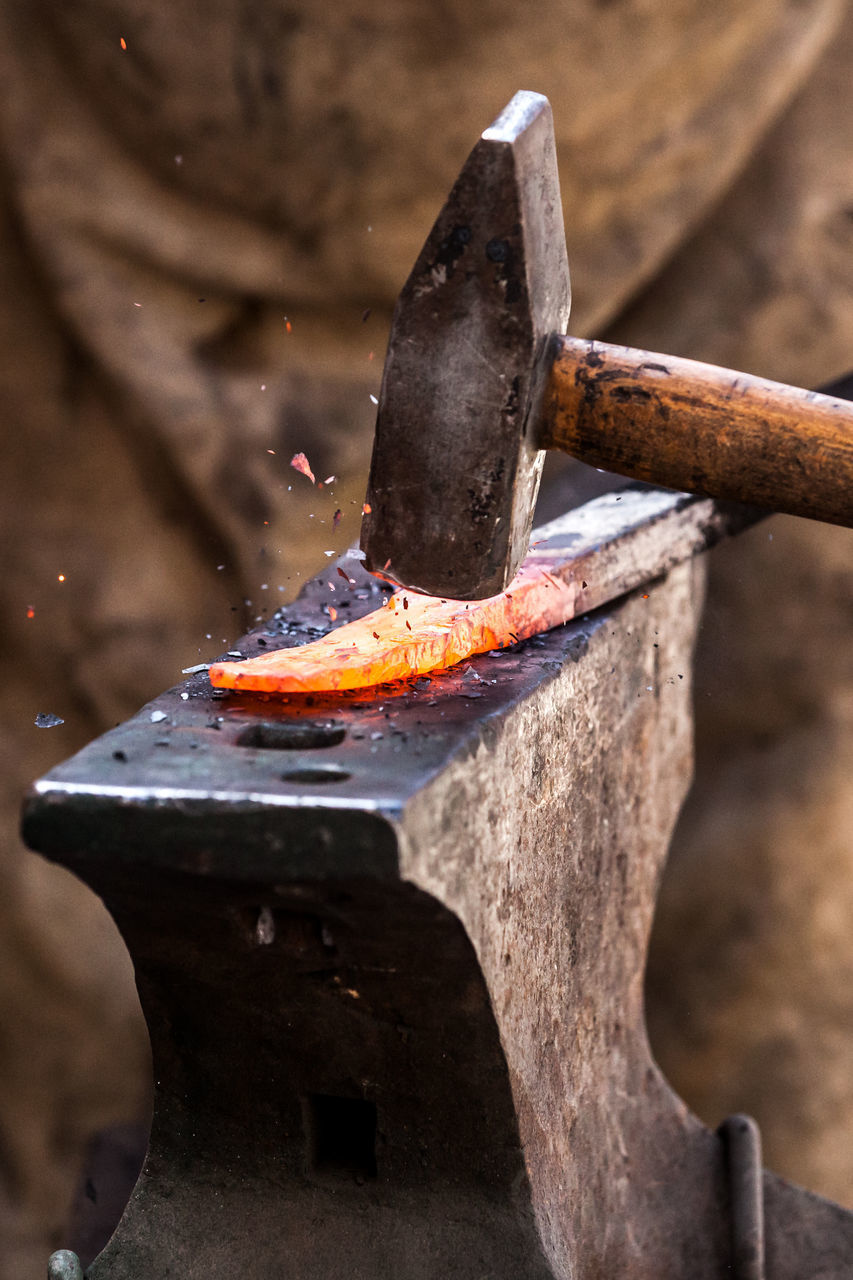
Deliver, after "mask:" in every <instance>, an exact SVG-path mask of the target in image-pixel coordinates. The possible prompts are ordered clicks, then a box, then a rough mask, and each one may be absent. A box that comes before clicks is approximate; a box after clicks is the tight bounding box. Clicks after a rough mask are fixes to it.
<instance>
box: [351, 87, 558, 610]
mask: <svg viewBox="0 0 853 1280" xmlns="http://www.w3.org/2000/svg"><path fill="white" fill-rule="evenodd" d="M570 299H571V289H570V284H569V267H568V261H567V258H566V242H565V234H564V231H563V214H562V208H561V205H560V190H559V182H558V177H557V160H556V151H555V147H554V128H553V122H552V118H551V108H550V105H549V103H548V100H547V98H543V97H542V95H541V94H538V93H517V94H516V95H515V97H514V98H513V99H512V101H511V102H510V103H509V105H508V106H507V107H506V108H505V109H504V111H502V112H501V114H500V115H499V116H498V118H497V120H495V122H494V124H492V125H491V126H490V127H489V128H488V129H486V131H485V133H483V135H482V136H481V138H480V140H479V142H478V143H477V145H476V146H475V147H474V150H473V151H472V152H471V154H470V156H469V157H468V160H467V161H466V163H465V166H464V167H463V169H462V172H461V173H460V175H459V177H458V179H457V181H456V184H455V186H454V187H453V190H452V191H451V193H450V197H449V199H448V200H447V203H446V204H445V206H444V208H443V209H442V211H441V213H440V214H439V217H438V220H437V221H436V223H435V226H434V227H433V229H432V231H431V232H430V235H429V237H428V239H427V242H426V244H425V245H424V247H423V249H422V250H421V253H420V256H419V257H418V260H417V262H416V263H415V266H414V269H413V271H412V273H411V275H410V276H409V278H408V280H407V281H406V284H405V286H404V288H403V291H402V293H401V294H400V297H399V299H398V301H397V306H396V309H395V311H394V318H393V321H392V325H391V336H390V339H389V343H388V353H387V356H386V359H385V371H384V374H383V378H382V391H381V394H380V398H379V410H378V415H377V422H376V436H375V440H374V446H373V461H372V464H371V471H370V480H369V483H368V490H367V498H366V511H365V515H364V519H363V522H362V533H361V545H362V549H363V550H364V552H365V558H366V564H367V567H368V568H369V569H372V570H377V571H384V573H385V574H386V576H388V577H390V578H392V579H394V581H396V582H399V583H400V584H401V585H402V586H405V587H409V588H410V589H412V590H414V591H423V592H426V593H428V594H430V595H439V596H449V597H451V598H454V599H457V600H474V599H481V598H483V597H486V596H490V595H494V594H496V593H497V592H498V591H501V590H502V589H503V588H504V587H505V586H506V585H507V583H508V582H509V581H511V579H512V578H513V576H514V575H515V572H516V570H517V568H518V566H519V564H520V562H521V560H522V559H523V557H524V555H525V553H526V551H527V544H528V541H529V538H530V527H531V524H532V521H533V508H534V504H535V501H536V494H537V491H538V488H539V478H540V475H541V471H542V459H543V454H542V453H541V452H540V451H539V450H538V449H536V447H535V442H534V441H533V440H532V439H531V434H532V432H531V430H530V427H529V424H528V417H529V413H530V408H531V405H532V403H533V402H534V401H535V398H536V395H537V390H538V388H537V386H536V382H537V378H536V367H537V360H538V357H539V356H540V354H541V351H542V349H543V347H544V345H545V342H546V341H547V338H548V336H549V335H550V334H552V333H555V332H558V333H561V334H562V333H565V331H566V325H567V324H568V319H569V303H570Z"/></svg>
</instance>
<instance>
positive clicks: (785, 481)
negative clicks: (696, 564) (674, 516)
mask: <svg viewBox="0 0 853 1280" xmlns="http://www.w3.org/2000/svg"><path fill="white" fill-rule="evenodd" d="M547 360H548V366H549V371H548V373H547V380H546V382H545V387H544V392H543V400H542V409H541V415H540V418H539V428H538V431H539V439H538V444H539V447H540V448H543V449H561V450H564V451H565V452H567V453H571V454H573V455H574V456H575V457H576V458H580V459H581V460H582V461H584V462H588V463H591V464H592V465H593V466H595V467H603V468H605V469H606V470H608V471H615V472H618V473H619V474H620V475H626V476H632V477H633V478H634V479H636V480H648V481H651V482H652V483H654V484H661V485H667V486H668V487H670V488H672V489H684V490H687V491H688V492H690V493H701V494H706V495H707V496H709V497H712V498H729V499H734V500H736V501H739V502H749V503H752V504H754V505H756V506H760V507H769V508H771V509H772V510H774V511H784V512H788V513H789V514H791V515H798V516H810V517H812V518H814V519H818V520H827V521H830V522H831V523H833V524H843V525H853V404H851V403H850V402H848V401H845V400H834V399H832V398H830V397H829V396H825V395H820V394H819V393H818V392H816V391H803V390H801V389H800V388H798V387H788V386H785V385H784V384H783V383H780V382H769V381H766V380H765V379H763V378H753V377H751V376H750V375H749V374H745V373H734V372H733V371H732V370H730V369H718V368H716V367H715V366H714V365H709V364H700V363H699V362H698V361H695V360H681V359H678V358H677V357H675V356H664V355H655V354H654V353H652V352H649V351H635V350H633V349H632V348H631V347H616V346H610V345H609V344H607V343H604V342H588V341H582V340H581V339H578V338H565V337H561V336H559V335H555V336H554V337H553V338H552V339H551V341H550V346H549V351H548V354H547Z"/></svg>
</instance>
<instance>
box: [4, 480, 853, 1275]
mask: <svg viewBox="0 0 853 1280" xmlns="http://www.w3.org/2000/svg"><path fill="white" fill-rule="evenodd" d="M595 502H598V503H599V504H601V505H600V507H599V510H600V511H602V512H604V511H607V512H608V513H609V517H612V514H613V510H614V508H616V504H619V507H618V508H616V509H618V510H620V511H622V512H624V523H623V525H622V527H621V528H619V529H617V531H616V534H615V536H614V534H613V531H612V520H609V523H608V527H609V528H610V530H611V532H610V534H609V536H608V539H607V540H603V541H602V543H601V545H600V546H598V547H597V546H596V543H595V535H594V530H595V527H596V522H595V519H592V520H590V518H589V513H590V508H589V507H587V508H586V523H585V525H584V528H585V529H586V533H585V535H584V537H585V538H586V543H585V544H584V547H583V550H584V552H585V554H589V555H591V556H593V557H594V556H595V555H601V556H608V557H611V558H613V557H617V558H618V557H622V560H623V562H624V565H625V571H626V578H625V582H626V594H624V595H623V596H622V597H621V598H620V599H619V600H616V601H615V602H613V603H611V604H608V605H606V606H604V607H602V608H600V609H598V610H597V611H595V612H594V613H591V614H589V615H587V616H584V617H581V618H578V619H576V620H574V621H572V622H571V623H568V624H567V625H565V626H563V627H560V628H557V629H555V630H553V631H551V632H549V633H547V634H544V635H541V636H538V637H536V638H534V639H532V640H528V641H526V642H525V643H523V644H522V645H520V646H518V647H517V648H515V649H512V650H508V651H501V652H500V653H497V654H494V655H483V656H481V657H478V658H476V659H474V660H472V661H471V662H470V664H468V665H467V666H465V667H463V668H456V669H453V670H449V671H446V672H443V673H441V674H438V675H435V676H433V677H432V678H430V679H421V680H418V681H416V682H405V681H404V682H400V683H399V684H396V685H393V686H386V687H380V688H377V689H374V690H369V691H362V692H359V693H351V694H341V695H337V696H336V697H334V698H320V697H316V696H314V697H312V696H301V697H300V696H293V697H290V698H288V699H283V700H282V699H279V700H274V699H266V700H265V699H263V698H259V697H252V696H248V695H230V696H229V695H225V696H216V694H215V692H214V691H213V690H212V689H211V687H210V685H209V682H208V679H207V677H206V675H205V673H204V672H198V673H196V674H194V675H192V676H190V678H189V679H188V680H187V681H186V683H185V684H183V685H179V686H177V687H176V688H174V689H172V690H170V691H169V692H167V693H165V694H163V695H162V696H161V697H159V698H157V699H156V700H155V701H154V702H152V703H150V704H149V705H148V706H146V707H144V708H143V709H142V711H140V712H139V714H138V715H137V716H136V717H134V718H133V719H132V720H131V721H129V722H128V723H127V724H124V725H122V726H120V727H118V728H116V729H115V730H113V731H111V732H109V733H107V734H105V735H104V736H103V737H102V738H100V739H98V740H97V741H96V742H94V743H92V744H91V745H90V746H88V747H87V748H86V749H85V750H83V751H82V752H81V753H79V754H78V755H77V756H75V757H74V758H73V759H71V760H69V761H67V762H66V763H65V764H63V765H61V766H60V767H58V768H57V769H55V770H53V771H52V772H51V773H50V774H49V775H47V776H46V777H45V778H43V779H41V781H39V782H38V783H36V784H35V786H34V787H33V789H32V791H31V793H30V795H29V797H28V800H27V803H26V810H25V821H24V831H25V836H26V838H27V840H28V842H29V843H30V845H31V846H32V847H33V848H35V849H37V850H39V851H41V852H42V853H44V854H46V855H47V856H48V857H49V858H52V859H54V860H56V861H58V862H61V863H62V864H63V865H64V866H66V867H69V868H70V869H72V870H73V871H74V872H76V873H77V874H78V875H79V876H80V877H81V878H82V879H83V880H84V881H85V882H86V883H87V884H88V885H90V886H91V887H92V889H94V891H95V892H96V893H98V894H99V895H100V896H101V897H102V898H103V900H104V902H105V903H106V905H107V907H108V908H109V910H110V912H111V913H112V915H113V917H114V918H115V920H116V923H117V925H118V927H119V929H120V931H121V933H122V935H123V937H124V939H125V941H126V943H127V946H128V948H129V950H130V953H131V956H132V958H133V962H134V965H135V969H136V978H137V984H138V989H139V995H140V1000H141V1003H142V1007H143V1010H144V1013H145V1017H146V1019H147V1022H148V1027H149V1030H150V1035H151V1043H152V1050H153V1061H154V1077H155V1108H154V1121H153V1129H152V1134H151V1141H150V1148H149V1151H148V1155H147V1159H146V1162H145V1167H144V1170H143V1173H142V1176H141V1178H140V1180H139V1182H138V1184H137V1187H136V1189H135V1191H134V1193H133V1195H132V1197H131V1200H130V1203H129V1205H128V1208H127V1210H126V1212H125V1215H124V1218H123V1219H122V1221H121V1223H120V1224H119V1226H118V1228H117V1230H116V1232H115V1235H114V1236H113V1238H112V1240H111V1241H110V1243H109V1244H108V1245H107V1247H106V1248H105V1250H104V1251H103V1252H102V1254H101V1255H100V1256H99V1258H98V1259H97V1260H95V1262H94V1263H93V1264H92V1266H91V1267H90V1269H89V1271H88V1272H87V1276H88V1277H90V1280H142V1278H143V1277H145V1278H146V1280H148V1278H149V1277H152V1276H174V1277H181V1278H182V1280H201V1277H204V1278H205V1280H212V1278H214V1277H223V1280H224V1277H226V1276H228V1277H231V1276H234V1275H240V1276H243V1277H245V1278H246V1280H261V1278H262V1277H263V1278H264V1280H266V1278H267V1277H269V1276H271V1275H275V1276H277V1277H282V1278H285V1277H293V1278H294V1280H296V1277H299V1280H392V1278H393V1280H484V1278H485V1277H488V1280H557V1277H559V1278H560V1280H569V1278H570V1277H572V1278H577V1280H581V1278H582V1280H616V1278H617V1277H618V1278H619V1280H661V1277H667V1280H721V1278H722V1277H728V1276H735V1277H740V1278H741V1280H746V1278H751V1280H757V1278H758V1277H760V1276H762V1275H763V1274H764V1253H765V1246H764V1245H762V1241H761V1230H760V1215H761V1210H762V1209H763V1213H764V1216H765V1220H766V1275H767V1276H768V1277H771V1278H772V1280H807V1278H808V1277H814V1280H817V1277H821V1280H831V1278H836V1280H841V1277H842V1276H849V1274H850V1271H851V1266H853V1214H849V1213H847V1212H845V1211H844V1210H843V1209H841V1208H840V1207H838V1206H837V1205H833V1204H830V1203H829V1202H827V1201H824V1200H821V1199H820V1198H819V1197H816V1196H814V1195H811V1194H809V1193H808V1192H806V1191H803V1190H800V1189H798V1188H796V1187H794V1186H792V1185H790V1184H788V1183H787V1182H785V1181H784V1180H783V1179H781V1178H779V1177H777V1176H775V1175H774V1174H772V1173H769V1172H764V1173H763V1174H762V1173H761V1171H760V1166H759V1165H756V1163H755V1158H754V1150H753V1153H752V1163H751V1164H750V1160H749V1159H746V1160H745V1161H744V1159H742V1158H741V1157H740V1156H738V1151H739V1150H740V1148H739V1147H738V1142H739V1141H740V1139H739V1138H738V1136H737V1135H738V1134H741V1133H746V1132H747V1130H746V1127H745V1126H744V1125H741V1126H739V1127H738V1125H735V1127H734V1129H733V1130H732V1131H731V1132H730V1134H729V1141H730V1148H729V1149H728V1155H727V1146H726V1144H725V1143H724V1142H723V1141H722V1140H721V1138H720V1137H719V1136H718V1135H717V1134H715V1133H712V1132H711V1131H709V1130H708V1129H707V1128H706V1127H705V1126H704V1125H703V1124H701V1123H700V1122H699V1120H698V1119H697V1118H696V1117H695V1116H693V1115H692V1114H691V1113H690V1111H689V1110H688V1108H687V1106H686V1105H685V1104H684V1103H683V1102H682V1101H681V1100H680V1099H679V1098H678V1097H677V1096H676V1095H675V1094H674V1093H673V1091H672V1089H671V1088H670V1086H669V1085H668V1084H667V1082H666V1080H665V1079H664V1078H663V1077H662V1075H661V1072H660V1071H659V1069H658V1068H657V1066H656V1064H655V1062H654V1060H653V1058H652V1055H651V1052H650V1049H649V1046H648V1042H647V1037H646V1031H645V1026H644V1018H643V995H642V988H643V972H644V965H645V955H646V947H647V944H648V938H649V931H650V926H651V920H652V914H653V911H654V906H655V897H656V892H657V887H658V883H659V880H660V875H661V871H662V866H663V862H664V859H665V855H666V850H667V845H668V842H669V838H670V834H671V831H672V828H673V825H674V822H675V820H676V817H677V814H678V811H679V807H680V805H681V802H682V800H683V797H684V795H685V792H686V789H687V787H688V785H689V782H690V775H691V745H692V742H691V740H692V722H691V707H690V699H691V655H692V646H693V641H694V635H695V630H696V626H697V620H698V617H699V612H700V608H701V602H702V581H703V562H704V557H703V556H702V555H701V554H700V553H701V552H703V551H704V549H705V548H706V547H708V546H710V545H711V544H712V543H713V542H714V541H716V540H717V539H718V538H719V537H721V536H723V535H724V534H726V533H727V532H729V531H731V530H733V529H735V528H737V527H739V526H740V525H741V524H743V523H744V521H745V520H748V519H749V513H748V512H744V511H743V510H742V509H739V508H734V507H726V506H724V505H720V504H717V503H715V502H714V501H712V500H710V499H700V498H693V497H687V496H685V495H679V494H673V493H668V492H664V491H661V490H656V489H639V490H638V489H626V490H623V491H621V492H617V493H611V494H609V495H606V496H604V497H602V498H599V499H596V500H595ZM595 502H594V503H593V504H592V506H593V507H594V505H595ZM581 510H582V511H583V510H584V509H583V508H582V509H581ZM593 514H594V513H593ZM576 520H577V516H576V515H572V514H570V515H568V516H566V517H565V518H564V519H561V520H558V521H557V522H556V523H554V524H552V525H550V526H549V527H548V529H547V530H546V536H547V537H548V538H550V539H554V540H557V539H562V540H563V542H564V543H565V545H566V546H567V547H575V546H578V547H579V543H580V541H581V538H580V535H579V534H578V531H577V524H576ZM590 528H592V530H593V534H592V536H591V537H590V533H589V530H590ZM579 549H581V548H580V547H579ZM343 563H344V564H345V566H346V569H347V575H348V577H349V578H350V579H351V583H350V584H349V586H348V587H347V588H346V589H344V586H343V583H342V580H341V579H340V577H336V579H335V585H336V587H337V588H338V590H337V591H336V594H335V596H334V600H335V604H336V607H337V609H338V619H339V621H340V622H342V621H343V620H344V619H345V618H346V617H347V616H356V615H358V614H359V613H363V612H366V611H368V610H369V609H371V608H373V607H374V606H375V604H376V603H377V602H378V601H380V600H381V598H382V596H383V592H384V588H383V587H382V586H381V585H380V584H379V583H377V582H376V581H375V580H373V579H372V578H370V577H369V576H368V575H367V574H366V573H365V572H364V571H363V570H362V569H361V568H360V566H359V564H358V562H357V560H355V559H347V560H346V561H344V562H343ZM628 586H631V587H633V588H634V589H632V590H627V587H628ZM329 599H330V595H329V591H328V573H326V574H323V575H321V576H319V577H318V578H317V579H315V580H314V581H313V582H312V583H311V584H310V585H309V586H308V587H307V588H306V589H305V590H304V591H303V593H302V596H301V597H300V599H299V600H298V601H297V602H296V603H295V604H293V605H291V606H289V607H287V608H285V609H284V610H282V611H281V612H280V613H279V614H278V615H276V617H275V619H274V620H273V622H272V623H270V624H269V625H268V626H263V627H260V628H259V629H257V630H255V631H253V632H252V633H250V635H248V636H247V637H245V638H244V640H243V641H242V642H241V643H240V644H239V650H240V652H241V653H243V654H244V655H245V656H252V655H255V654H257V653H260V652H263V651H264V650H265V649H266V648H268V647H270V646H271V645H274V644H275V645H289V644H298V643H301V642H304V640H305V639H307V638H309V637H310V636H312V635H315V634H317V633H318V632H320V631H324V630H327V629H329V627H330V625H331V624H330V622H329V619H328V616H327V614H326V613H325V612H324V608H323V606H324V605H325V604H327V603H328V601H329ZM747 1136H748V1135H747ZM747 1154H748V1153H747ZM750 1206H751V1208H750ZM744 1224H745V1225H744ZM62 1265H64V1264H63V1263H60V1262H57V1263H56V1266H55V1274H61V1272H60V1270H59V1267H60V1266H62Z"/></svg>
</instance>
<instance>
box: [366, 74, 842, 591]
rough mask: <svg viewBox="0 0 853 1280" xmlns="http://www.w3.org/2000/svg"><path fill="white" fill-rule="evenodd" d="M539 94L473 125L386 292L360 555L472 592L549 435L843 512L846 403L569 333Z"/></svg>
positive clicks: (576, 449)
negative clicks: (446, 188)
mask: <svg viewBox="0 0 853 1280" xmlns="http://www.w3.org/2000/svg"><path fill="white" fill-rule="evenodd" d="M570 300H571V286H570V281H569V267H568V259H567V255H566V242H565V233H564V229H563V215H562V208H561V204H560V191H559V181H558V175H557V160H556V148H555V145H554V129H553V122H552V117H551V108H550V105H549V103H548V100H547V99H546V98H544V97H543V96H542V95H541V94H537V93H528V92H521V93H517V94H516V95H515V97H514V98H513V99H512V101H511V102H510V103H509V105H508V106H507V107H506V108H505V109H504V111H502V112H501V114H500V115H499V116H498V118H497V119H496V120H495V122H494V123H493V124H492V125H491V126H490V127H489V128H488V129H486V131H485V132H484V133H483V134H482V136H481V138H480V140H479V141H478V143H477V145H476V146H475V147H474V150H473V151H472V152H471V154H470V156H469V157H468V160H467V162H466V163H465V165H464V167H463V169H462V171H461V173H460V175H459V178H458V179H457V181H456V184H455V186H454V187H453V190H452V191H451V193H450V196H449V198H448V200H447V202H446V204H445V206H444V208H443V209H442V211H441V213H440V214H439V217H438V219H437V221H436V223H435V225H434V227H433V229H432V231H431V233H430V235H429V237H428V239H427V241H426V243H425V245H424V247H423V249H422V251H421V253H420V256H419V257H418V260H417V262H416V263H415V266H414V269H413V270H412V273H411V275H410V276H409V278H408V280H407V281H406V284H405V286H404V288H403V291H402V293H401V294H400V297H399V299H398V301H397V305H396V308H395V311H394V317H393V321H392V325H391V335H390V339H389V344H388V352H387V356H386V360H385V369H384V373H383V378H382V390H381V394H380V399H379V409H378V415H377V422H376V436H375V441H374V448H373V460H372V463H371V471H370V479H369V482H368V491H367V499H366V502H365V508H364V518H363V523H362V534H361V546H362V550H363V551H364V553H365V561H366V565H367V567H368V568H369V569H371V570H374V571H380V572H383V573H384V574H385V576H386V577H390V578H392V579H393V580H394V581H396V582H398V583H399V584H400V585H402V586H405V587H407V588H409V589H411V590H415V591H422V592H426V593H428V594H431V595H438V596H442V595H443V596H450V597H452V598H455V599H458V600H475V599H480V598H483V597H486V596H490V595H495V594H497V593H498V592H499V591H501V590H503V589H504V588H505V587H506V586H507V584H508V583H509V582H510V581H511V580H512V578H513V577H514V575H515V573H516V570H517V569H518V567H519V564H520V563H521V560H522V559H523V557H524V555H525V553H526V551H527V545H528V542H529V538H530V528H531V524H532V521H533V509H534V505H535V501H536V494H537V491H538V488H539V479H540V476H541V472H542V462H543V460H544V453H543V450H545V449H560V450H562V451H564V452H566V453H570V454H572V455H573V456H574V457H575V458H579V459H580V460H581V461H583V462H586V463H590V464H592V466H595V467H600V468H602V469H606V470H608V471H615V472H618V473H619V474H621V475H625V476H630V477H632V478H634V479H637V480H643V481H649V482H651V483H654V484H658V485H664V486H668V487H670V488H673V489H679V490H686V491H688V492H691V493H697V494H703V495H705V496H707V497H712V498H722V499H730V500H735V501H739V502H745V503H750V504H752V505H755V506H758V507H764V508H768V509H770V510H773V511H780V512H787V513H789V514H791V515H799V516H809V517H812V518H815V519H818V520H826V521H829V522H831V523H835V524H842V525H848V526H849V525H853V486H851V480H853V405H851V404H850V403H848V402H846V401H839V400H836V399H833V398H831V397H830V396H826V395H821V394H818V393H817V392H813V391H805V390H801V389H799V388H796V387H789V386H785V385H784V384H782V383H778V382H770V381H767V380H765V379H761V378H756V377H752V376H750V375H749V374H745V373H736V372H733V371H732V370H729V369H721V368H717V367H715V366H713V365H708V364H702V363H699V362H698V361H694V360H684V359H680V358H677V357H673V356H668V355H659V354H655V353H653V352H649V351H639V350H634V349H632V348H629V347H619V346H612V345H609V344H606V343H603V342H597V341H587V340H581V339H578V338H571V337H567V336H565V332H566V326H567V324H568V318H569V305H570Z"/></svg>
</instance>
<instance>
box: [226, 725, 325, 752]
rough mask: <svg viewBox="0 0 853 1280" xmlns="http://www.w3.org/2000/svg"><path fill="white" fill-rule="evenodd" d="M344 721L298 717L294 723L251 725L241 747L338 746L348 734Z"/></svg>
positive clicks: (243, 733)
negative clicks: (300, 718)
mask: <svg viewBox="0 0 853 1280" xmlns="http://www.w3.org/2000/svg"><path fill="white" fill-rule="evenodd" d="M346 732H347V731H346V729H345V728H344V726H343V725H342V724H336V723H335V722H334V721H332V720H330V721H327V722H325V723H324V722H322V721H317V720H294V721H291V723H290V724H276V723H274V722H270V721H262V722H261V723H260V724H250V725H249V727H248V728H247V729H244V730H243V732H242V733H241V734H240V736H239V738H238V739H237V746H238V747H264V748H266V749H267V750H271V751H293V750H305V749H307V748H309V747H336V746H337V745H338V743H339V742H343V740H344V738H345V737H346Z"/></svg>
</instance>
